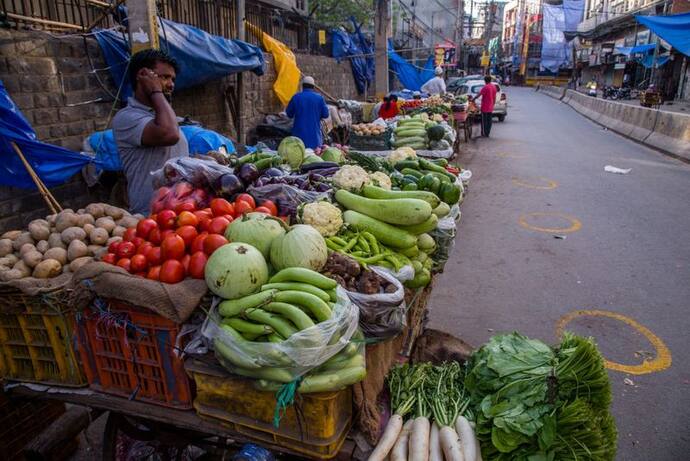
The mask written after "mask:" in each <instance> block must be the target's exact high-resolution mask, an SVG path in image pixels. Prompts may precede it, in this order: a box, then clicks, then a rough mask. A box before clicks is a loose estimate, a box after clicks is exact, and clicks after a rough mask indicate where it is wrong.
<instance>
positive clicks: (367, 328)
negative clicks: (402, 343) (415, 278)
mask: <svg viewBox="0 0 690 461" xmlns="http://www.w3.org/2000/svg"><path fill="white" fill-rule="evenodd" d="M369 269H370V270H372V271H373V272H375V273H376V274H378V275H379V276H380V277H382V278H384V279H386V280H388V281H389V282H390V283H392V284H393V285H395V287H396V290H395V291H394V292H393V293H378V294H372V295H368V294H364V293H359V292H356V291H347V290H346V292H347V295H348V296H349V297H350V300H351V301H352V302H353V303H354V304H355V305H356V306H357V307H358V308H359V327H360V328H361V329H362V332H363V333H364V335H365V336H366V337H367V338H376V339H386V338H392V337H394V336H397V335H398V334H399V333H400V332H401V331H402V329H403V327H404V326H405V323H406V322H405V320H406V319H405V313H406V312H407V306H406V305H405V287H403V285H402V283H400V281H399V280H398V279H397V278H395V276H393V274H392V272H391V271H390V270H388V269H386V268H384V267H377V266H371V267H369Z"/></svg>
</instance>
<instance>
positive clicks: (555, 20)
mask: <svg viewBox="0 0 690 461" xmlns="http://www.w3.org/2000/svg"><path fill="white" fill-rule="evenodd" d="M542 8H543V17H544V26H543V27H544V33H543V41H542V46H541V66H540V67H541V69H542V70H548V71H550V72H553V73H557V72H558V69H560V68H561V67H564V66H567V64H568V63H569V62H570V60H569V59H568V42H567V41H566V39H565V34H564V33H563V32H564V31H565V10H564V8H563V5H549V4H548V3H545V4H544V5H543V7H542Z"/></svg>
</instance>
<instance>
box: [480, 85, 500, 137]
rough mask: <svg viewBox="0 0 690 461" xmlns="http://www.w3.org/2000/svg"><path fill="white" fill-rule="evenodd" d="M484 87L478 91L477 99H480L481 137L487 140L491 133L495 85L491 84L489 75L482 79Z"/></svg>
mask: <svg viewBox="0 0 690 461" xmlns="http://www.w3.org/2000/svg"><path fill="white" fill-rule="evenodd" d="M484 83H485V85H484V86H483V87H482V89H481V90H480V91H479V94H478V95H477V98H481V99H482V103H481V107H480V110H481V113H482V136H484V137H486V138H488V137H489V134H490V133H491V122H492V118H493V116H494V104H496V93H497V92H498V91H497V90H496V85H494V84H493V83H491V77H490V76H489V75H487V76H485V77H484Z"/></svg>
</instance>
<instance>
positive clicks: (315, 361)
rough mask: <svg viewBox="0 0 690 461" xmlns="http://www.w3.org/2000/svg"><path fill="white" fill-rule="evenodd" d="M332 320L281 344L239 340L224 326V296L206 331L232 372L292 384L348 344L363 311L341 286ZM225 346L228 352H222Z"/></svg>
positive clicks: (205, 323) (205, 328) (206, 323)
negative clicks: (222, 324)
mask: <svg viewBox="0 0 690 461" xmlns="http://www.w3.org/2000/svg"><path fill="white" fill-rule="evenodd" d="M337 293H338V301H337V302H336V304H335V307H334V308H333V313H332V316H331V318H330V319H328V320H326V321H323V322H321V323H318V324H316V325H314V326H313V327H310V328H307V329H304V330H302V331H300V332H298V333H295V334H293V335H292V336H290V337H289V338H287V339H286V340H285V341H282V342H280V343H263V342H255V341H244V340H241V341H238V340H237V339H235V338H234V337H232V336H230V335H228V334H227V333H226V332H224V331H223V330H222V329H221V328H220V322H221V321H222V318H221V316H220V314H219V313H218V304H219V302H220V299H218V298H216V299H214V304H213V307H212V308H211V311H210V312H209V314H208V317H207V318H206V321H205V322H204V325H203V327H202V334H203V335H204V337H205V338H207V339H209V340H210V341H211V342H212V344H213V349H214V351H215V355H216V358H217V359H218V361H219V362H220V363H221V365H223V366H224V367H225V368H227V369H228V370H229V371H230V372H232V373H235V374H238V375H241V376H246V377H250V378H256V379H267V380H269V381H274V382H282V383H289V382H292V381H294V380H295V379H296V378H298V377H300V376H302V375H304V374H305V373H307V372H308V371H309V370H311V369H313V368H316V367H318V366H320V365H322V364H323V363H324V362H325V361H326V360H328V359H329V358H331V357H333V356H334V355H335V354H337V353H338V352H340V351H341V350H342V349H343V348H344V347H345V346H347V345H348V343H349V342H350V339H351V338H352V335H353V334H354V333H355V331H356V330H357V325H358V323H359V310H358V309H357V306H355V305H354V304H353V303H352V302H351V301H350V298H349V297H348V296H347V293H346V292H345V290H343V289H342V288H340V287H338V289H337ZM219 349H224V353H221V352H219Z"/></svg>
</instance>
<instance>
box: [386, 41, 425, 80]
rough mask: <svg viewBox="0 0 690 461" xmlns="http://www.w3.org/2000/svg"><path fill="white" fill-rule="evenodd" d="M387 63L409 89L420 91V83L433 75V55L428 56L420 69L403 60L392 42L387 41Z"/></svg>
mask: <svg viewBox="0 0 690 461" xmlns="http://www.w3.org/2000/svg"><path fill="white" fill-rule="evenodd" d="M388 65H389V66H390V68H391V70H392V71H393V72H394V73H395V75H396V76H397V77H398V79H399V80H400V83H402V84H403V86H404V87H405V88H406V89H408V90H411V91H420V90H421V89H422V85H424V84H425V83H426V82H427V81H429V80H430V79H431V78H433V76H434V57H433V56H429V59H427V61H426V64H425V65H424V68H423V69H420V68H418V67H416V66H414V65H412V64H410V63H409V62H407V61H406V60H405V58H403V57H402V56H400V55H399V54H398V53H396V52H395V50H394V49H393V44H392V43H390V42H389V43H388Z"/></svg>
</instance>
